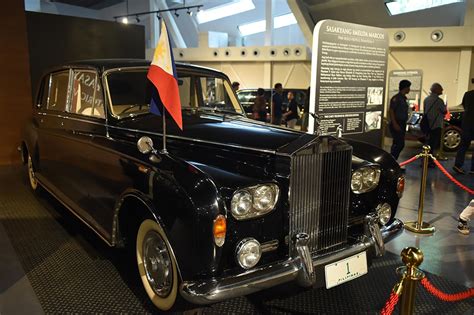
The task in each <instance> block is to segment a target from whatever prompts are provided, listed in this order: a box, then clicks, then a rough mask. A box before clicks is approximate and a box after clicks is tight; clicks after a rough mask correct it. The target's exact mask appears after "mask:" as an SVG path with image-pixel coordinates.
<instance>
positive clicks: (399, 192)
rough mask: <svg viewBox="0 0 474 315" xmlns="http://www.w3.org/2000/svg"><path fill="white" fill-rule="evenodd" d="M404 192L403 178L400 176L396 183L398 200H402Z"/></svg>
mask: <svg viewBox="0 0 474 315" xmlns="http://www.w3.org/2000/svg"><path fill="white" fill-rule="evenodd" d="M404 190H405V177H404V176H400V177H399V178H398V183H397V195H398V198H402V196H403V191H404Z"/></svg>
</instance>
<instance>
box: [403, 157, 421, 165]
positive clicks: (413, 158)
mask: <svg viewBox="0 0 474 315" xmlns="http://www.w3.org/2000/svg"><path fill="white" fill-rule="evenodd" d="M418 158H419V156H418V155H415V156H414V157H412V158H411V159H408V160H406V161H404V162H402V163H400V166H405V165H407V164H410V163H411V162H414V161H416V160H417V159H418Z"/></svg>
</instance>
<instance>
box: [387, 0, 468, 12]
mask: <svg viewBox="0 0 474 315" xmlns="http://www.w3.org/2000/svg"><path fill="white" fill-rule="evenodd" d="M463 1H464V0H385V7H386V8H387V11H388V13H389V14H390V15H397V14H403V13H408V12H413V11H419V10H426V9H430V8H434V7H439V6H442V5H448V4H453V3H459V2H463Z"/></svg>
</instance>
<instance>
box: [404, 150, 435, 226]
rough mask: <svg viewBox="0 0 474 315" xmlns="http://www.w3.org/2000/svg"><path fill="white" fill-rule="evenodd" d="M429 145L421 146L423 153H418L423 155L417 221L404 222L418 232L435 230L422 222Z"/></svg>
mask: <svg viewBox="0 0 474 315" xmlns="http://www.w3.org/2000/svg"><path fill="white" fill-rule="evenodd" d="M430 149H431V148H430V146H429V145H424V146H423V153H421V154H420V156H421V157H423V173H422V175H421V184H420V199H419V201H418V221H415V222H413V221H411V222H405V224H404V225H405V229H407V230H408V231H410V232H413V233H419V234H432V233H434V231H435V227H434V226H431V225H430V224H429V223H426V222H423V204H424V200H425V191H426V178H427V177H428V162H429V158H430V157H432V156H431V154H430Z"/></svg>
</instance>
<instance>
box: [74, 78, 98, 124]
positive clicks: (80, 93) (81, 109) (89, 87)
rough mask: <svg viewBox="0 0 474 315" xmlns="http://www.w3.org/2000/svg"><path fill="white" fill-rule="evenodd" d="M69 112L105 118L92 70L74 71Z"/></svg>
mask: <svg viewBox="0 0 474 315" xmlns="http://www.w3.org/2000/svg"><path fill="white" fill-rule="evenodd" d="M72 82H73V83H72V100H71V107H70V112H71V113H75V114H81V115H85V116H92V117H99V118H105V111H104V99H103V95H102V88H101V84H100V82H99V81H98V76H97V73H96V72H95V71H92V70H75V71H74V74H73V81H72Z"/></svg>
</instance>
